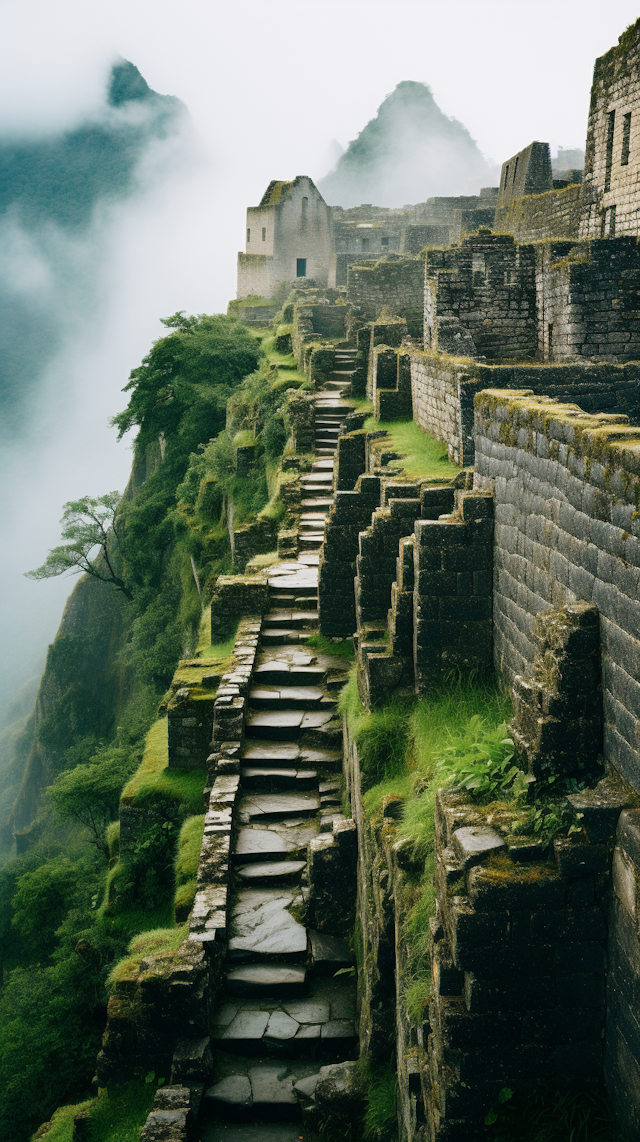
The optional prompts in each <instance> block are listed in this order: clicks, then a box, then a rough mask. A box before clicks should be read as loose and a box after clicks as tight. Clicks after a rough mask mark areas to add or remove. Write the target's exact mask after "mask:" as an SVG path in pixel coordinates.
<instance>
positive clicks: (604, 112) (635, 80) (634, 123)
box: [580, 20, 640, 238]
mask: <svg viewBox="0 0 640 1142" xmlns="http://www.w3.org/2000/svg"><path fill="white" fill-rule="evenodd" d="M639 59H640V20H636V22H635V24H632V25H631V27H630V28H627V30H626V32H624V34H623V35H622V36H620V39H619V41H618V44H617V45H616V47H613V48H611V50H610V51H608V52H607V53H606V54H605V55H603V56H600V58H599V59H597V60H596V62H595V67H594V71H593V85H592V88H591V106H590V108H589V126H588V130H587V146H586V157H585V170H584V196H583V209H582V217H581V222H580V237H584V238H613V237H614V235H616V234H635V235H637V234H640V225H639V222H638V207H639V206H640V75H639Z"/></svg>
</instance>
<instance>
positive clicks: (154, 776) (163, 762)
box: [121, 718, 207, 813]
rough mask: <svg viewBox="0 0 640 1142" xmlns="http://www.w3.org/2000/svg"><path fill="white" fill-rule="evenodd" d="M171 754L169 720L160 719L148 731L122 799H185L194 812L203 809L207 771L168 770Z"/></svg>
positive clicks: (187, 807)
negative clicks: (138, 759)
mask: <svg viewBox="0 0 640 1142" xmlns="http://www.w3.org/2000/svg"><path fill="white" fill-rule="evenodd" d="M168 757H169V746H168V738H167V719H166V718H160V719H159V720H158V721H157V722H154V724H153V725H152V727H151V729H150V730H149V733H148V734H147V738H146V742H145V748H144V754H143V755H142V761H141V762H140V765H139V767H138V769H137V770H136V772H135V773H134V775H133V777H132V778H131V779H130V780H129V781H128V782H127V784H126V785H125V787H124V789H123V790H122V795H121V800H122V801H133V802H135V803H136V804H141V803H144V802H145V801H149V800H153V799H154V798H156V797H167V798H170V799H171V800H174V801H181V802H183V803H184V805H185V808H186V809H187V810H190V811H191V812H192V813H195V812H196V811H197V810H198V809H200V808H201V806H202V790H203V789H204V786H205V782H206V777H207V773H206V770H205V769H193V770H180V769H168V768H167V761H168Z"/></svg>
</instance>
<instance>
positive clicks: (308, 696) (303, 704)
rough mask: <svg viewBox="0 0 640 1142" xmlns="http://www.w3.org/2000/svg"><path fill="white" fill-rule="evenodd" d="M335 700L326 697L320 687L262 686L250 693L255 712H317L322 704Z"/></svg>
mask: <svg viewBox="0 0 640 1142" xmlns="http://www.w3.org/2000/svg"><path fill="white" fill-rule="evenodd" d="M321 702H324V703H325V704H326V703H328V702H332V704H333V705H335V699H332V698H329V697H328V696H327V695H325V692H324V690H322V689H321V688H320V687H319V686H277V687H276V686H274V687H270V686H266V685H265V686H261V687H260V688H259V689H258V688H257V687H254V689H252V690H250V691H249V705H250V706H251V708H252V709H253V710H315V709H317V708H318V707H319V706H320V703H321Z"/></svg>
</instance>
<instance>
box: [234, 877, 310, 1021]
mask: <svg viewBox="0 0 640 1142" xmlns="http://www.w3.org/2000/svg"><path fill="white" fill-rule="evenodd" d="M294 899H295V891H293V890H289V889H286V888H242V889H240V891H239V892H238V894H237V896H236V899H235V902H234V904H233V908H232V912H231V922H230V925H231V933H232V934H231V936H230V939H229V942H228V944H227V949H228V951H227V956H228V959H229V960H236V961H238V962H239V961H242V962H244V963H255V962H259V961H260V960H262V959H264V958H265V957H268V958H270V959H273V957H274V956H278V957H279V958H280V959H282V960H283V961H291V962H294V963H300V962H303V961H304V960H305V959H306V955H307V932H306V928H305V927H304V926H303V925H302V924H300V923H299V921H298V920H296V919H295V917H294V916H292V915H291V912H290V911H289V908H290V907H291V905H292V904H293V902H294ZM265 1027H266V1024H265ZM263 1033H264V1028H263V1031H262V1032H260V1035H262V1034H263ZM237 1037H240V1036H237ZM249 1037H252V1036H251V1035H250V1036H249Z"/></svg>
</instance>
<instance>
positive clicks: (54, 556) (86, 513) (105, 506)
mask: <svg viewBox="0 0 640 1142" xmlns="http://www.w3.org/2000/svg"><path fill="white" fill-rule="evenodd" d="M120 500H121V496H120V493H119V492H108V493H107V494H106V496H98V497H97V498H94V497H92V496H83V497H82V499H81V500H71V501H70V502H69V503H68V504H65V505H64V515H63V517H62V519H61V520H60V523H61V524H62V538H63V539H68V540H70V542H69V543H65V544H64V545H61V546H60V547H54V548H53V550H52V551H50V552H49V554H48V556H47V558H46V559H45V561H44V563H43V564H42V567H37V568H36V570H35V571H26V572H25V577H26V578H27V579H53V578H55V576H56V575H63V574H64V572H65V571H78V572H79V571H84V572H85V573H86V574H87V575H92V576H93V578H94V579H99V580H100V582H101V583H110V584H111V585H112V586H113V587H115V589H116V591H121V592H122V594H123V595H124V596H125V598H127V599H131V598H133V596H132V594H131V591H130V590H129V588H128V587H127V586H126V584H125V582H124V580H123V579H121V578H120V576H119V575H117V574H116V571H115V568H114V566H113V555H112V548H113V541H114V540H115V541H116V543H117V542H118V531H117V527H116V511H117V508H118V504H119V503H120ZM92 553H93V557H92Z"/></svg>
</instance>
